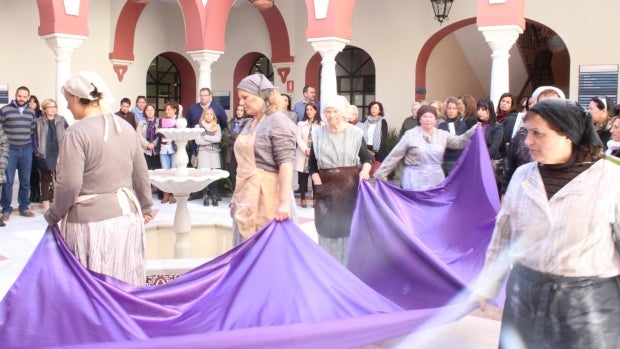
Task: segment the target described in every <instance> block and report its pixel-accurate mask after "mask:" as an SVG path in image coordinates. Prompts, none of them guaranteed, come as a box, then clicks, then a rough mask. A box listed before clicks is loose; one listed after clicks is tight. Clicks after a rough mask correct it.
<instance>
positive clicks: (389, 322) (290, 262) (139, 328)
mask: <svg viewBox="0 0 620 349" xmlns="http://www.w3.org/2000/svg"><path fill="white" fill-rule="evenodd" d="M485 159H486V160H485ZM461 160H462V161H460V162H459V163H457V165H456V167H455V168H454V170H453V172H452V175H451V176H450V177H448V178H447V179H446V180H445V181H444V182H443V183H442V184H441V185H440V187H439V188H437V189H433V190H430V191H426V192H408V191H403V190H399V189H397V188H393V187H391V186H388V185H385V184H382V183H378V185H377V188H376V190H375V189H373V188H372V187H371V186H370V185H368V184H367V183H362V184H361V188H360V194H359V199H358V203H357V208H356V213H355V215H354V218H353V227H354V228H353V234H352V237H351V246H350V257H349V267H350V268H351V270H352V271H353V272H354V273H355V274H357V275H358V276H359V277H360V278H361V279H362V280H363V281H364V282H366V283H367V284H368V285H370V286H372V288H374V290H373V289H372V288H371V287H370V286H368V285H367V284H365V283H364V282H362V281H361V280H360V279H358V278H357V277H356V276H355V275H354V274H352V273H351V272H350V271H349V270H347V269H346V268H344V267H343V266H342V265H340V263H338V262H337V261H336V260H335V259H333V258H332V257H331V256H330V255H329V254H328V253H326V252H325V251H324V250H323V249H322V248H321V247H320V246H318V245H317V244H316V243H314V242H313V241H312V240H310V239H309V238H308V237H307V236H306V235H305V234H304V233H303V232H302V231H301V230H300V229H299V227H297V226H296V225H294V224H293V223H292V222H290V221H285V222H271V223H270V224H268V225H267V226H265V227H264V228H263V229H261V230H260V231H259V232H258V233H257V234H256V235H254V236H253V237H251V238H250V239H248V240H247V241H245V242H244V243H242V244H241V245H239V246H237V247H236V248H234V249H232V250H231V251H229V252H227V253H226V254H224V255H222V256H220V257H218V258H216V259H214V260H213V261H211V262H208V263H206V264H204V265H202V266H200V267H198V268H196V269H193V270H191V271H190V272H188V273H186V274H184V275H182V276H181V277H179V278H177V279H175V280H173V281H171V282H170V283H168V284H166V285H161V286H145V287H135V286H131V285H128V284H125V283H123V282H121V281H118V280H116V279H114V278H111V277H108V276H105V275H101V274H97V273H93V272H90V271H88V270H87V269H85V268H84V267H83V266H82V265H81V264H80V263H79V261H78V260H77V259H76V258H75V257H74V256H73V254H72V253H71V252H70V251H69V250H68V248H67V246H66V245H65V244H64V242H63V241H62V239H61V238H60V235H59V231H58V228H57V227H53V228H49V229H48V230H47V231H46V233H45V234H44V236H43V238H42V240H41V242H40V243H39V245H38V246H37V248H36V249H35V251H34V253H33V255H32V257H31V258H30V260H29V261H28V262H27V264H26V266H25V267H24V269H23V271H22V273H21V274H20V275H19V277H18V278H17V280H16V281H15V283H14V284H13V286H12V287H11V288H10V289H9V291H8V293H7V294H6V296H5V298H4V299H3V300H2V302H1V303H0V347H2V348H44V347H55V346H62V347H66V346H70V345H74V346H76V347H79V348H174V349H177V348H204V347H209V348H249V347H251V348H270V349H279V348H282V349H284V348H287V349H289V348H291V349H294V348H317V347H324V348H330V349H332V348H335V349H337V348H354V347H358V346H361V345H364V344H370V343H376V342H381V341H384V340H387V339H390V338H394V337H399V336H403V335H406V334H409V333H411V332H413V331H418V330H420V329H421V328H425V327H427V326H434V325H437V324H442V323H446V322H449V321H454V320H456V319H459V318H460V317H462V316H464V315H466V314H467V313H469V312H470V311H471V310H473V309H474V305H473V304H472V303H471V302H468V301H465V300H464V299H463V298H459V295H462V294H463V292H462V291H463V290H465V289H466V287H467V284H468V283H469V282H470V281H471V280H472V278H474V277H475V275H476V274H477V273H478V272H479V270H480V267H481V265H482V262H483V257H484V250H485V249H486V246H487V245H488V243H489V240H490V235H491V230H492V225H493V217H494V216H495V212H497V207H498V202H497V201H498V200H497V191H496V189H494V188H495V187H494V185H495V181H494V179H493V174H492V170H491V167H490V163H488V161H489V160H488V153H487V152H486V147H485V146H484V140H483V139H482V136H481V133H480V132H477V134H476V138H474V139H473V140H472V142H470V145H469V146H468V148H467V149H466V150H465V152H464V153H463V155H462V157H461ZM487 167H488V168H487ZM491 183H492V185H491ZM375 290H376V291H375ZM386 297H387V298H386Z"/></svg>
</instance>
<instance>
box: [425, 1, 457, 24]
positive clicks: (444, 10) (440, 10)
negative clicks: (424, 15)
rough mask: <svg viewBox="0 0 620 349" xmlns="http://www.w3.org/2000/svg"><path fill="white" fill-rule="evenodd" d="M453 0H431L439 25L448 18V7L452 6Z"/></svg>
mask: <svg viewBox="0 0 620 349" xmlns="http://www.w3.org/2000/svg"><path fill="white" fill-rule="evenodd" d="M453 2H454V0H431V5H433V12H435V19H437V21H438V22H439V25H441V24H442V23H443V21H445V20H446V19H448V15H449V14H450V9H451V8H452V3H453Z"/></svg>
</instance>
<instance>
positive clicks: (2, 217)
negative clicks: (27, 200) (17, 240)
mask: <svg viewBox="0 0 620 349" xmlns="http://www.w3.org/2000/svg"><path fill="white" fill-rule="evenodd" d="M10 218H11V214H10V213H3V214H2V216H0V220H2V221H3V222H6V221H8V220H9V219H10Z"/></svg>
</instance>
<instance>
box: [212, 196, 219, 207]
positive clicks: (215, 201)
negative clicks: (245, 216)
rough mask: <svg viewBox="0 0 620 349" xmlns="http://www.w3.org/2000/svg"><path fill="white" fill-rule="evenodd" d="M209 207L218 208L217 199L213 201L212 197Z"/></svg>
mask: <svg viewBox="0 0 620 349" xmlns="http://www.w3.org/2000/svg"><path fill="white" fill-rule="evenodd" d="M211 205H213V206H219V205H220V204H218V203H217V199H215V197H213V199H212V200H211Z"/></svg>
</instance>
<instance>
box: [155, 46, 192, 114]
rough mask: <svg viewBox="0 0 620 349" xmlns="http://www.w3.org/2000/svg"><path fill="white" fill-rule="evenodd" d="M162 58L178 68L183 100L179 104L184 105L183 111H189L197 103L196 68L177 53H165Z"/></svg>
mask: <svg viewBox="0 0 620 349" xmlns="http://www.w3.org/2000/svg"><path fill="white" fill-rule="evenodd" d="M161 55H162V56H164V57H166V58H168V59H169V60H170V61H172V63H174V65H175V66H176V67H177V71H178V72H179V75H180V76H181V100H180V101H179V103H180V104H181V105H183V110H184V111H187V109H188V108H189V107H190V105H192V104H194V103H196V91H197V90H198V89H197V85H198V84H197V83H196V74H195V72H194V67H193V66H192V64H191V63H190V62H189V61H188V60H187V58H185V57H184V56H182V55H180V54H178V53H176V52H164V53H162V54H161Z"/></svg>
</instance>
